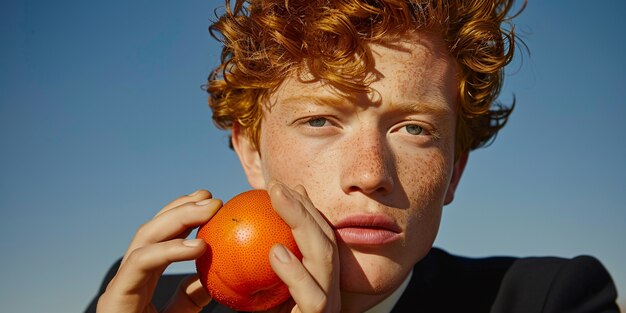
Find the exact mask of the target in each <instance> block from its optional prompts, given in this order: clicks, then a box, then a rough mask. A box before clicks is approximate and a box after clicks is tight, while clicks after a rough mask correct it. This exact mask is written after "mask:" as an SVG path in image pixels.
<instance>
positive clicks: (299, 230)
mask: <svg viewBox="0 0 626 313" xmlns="http://www.w3.org/2000/svg"><path fill="white" fill-rule="evenodd" d="M269 187H270V188H269V194H270V198H271V199H272V204H273V206H274V209H275V210H276V212H277V213H278V214H279V215H280V216H281V217H282V218H283V220H285V222H286V223H287V224H288V225H289V227H291V231H292V233H293V236H294V238H295V239H296V243H297V244H298V248H300V252H302V256H303V258H302V262H300V261H299V260H298V259H297V258H296V257H295V256H294V255H293V254H292V253H291V252H290V251H289V250H288V249H286V248H285V247H283V246H282V245H276V246H274V247H273V248H272V250H271V251H270V264H271V265H272V269H274V272H276V274H277V275H278V276H279V277H280V279H282V280H283V281H284V282H285V284H287V286H288V287H289V292H290V293H291V297H292V299H293V301H288V302H287V303H285V304H282V305H280V306H279V307H278V308H275V309H274V310H273V311H277V312H294V313H295V312H303V313H312V312H339V311H340V309H341V296H340V291H339V254H338V252H337V243H336V241H335V234H334V231H333V229H332V227H330V225H328V222H326V219H325V218H324V217H323V216H322V214H321V213H320V212H319V211H318V210H317V209H316V208H315V207H314V206H313V204H312V203H311V200H310V199H309V196H308V194H307V192H306V190H305V189H304V187H302V186H297V187H295V188H294V189H291V190H290V189H289V188H287V187H286V186H284V185H282V184H280V183H271V184H270V186H269ZM293 302H295V306H294V303H293Z"/></svg>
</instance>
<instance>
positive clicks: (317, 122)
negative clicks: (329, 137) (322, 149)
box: [309, 118, 326, 127]
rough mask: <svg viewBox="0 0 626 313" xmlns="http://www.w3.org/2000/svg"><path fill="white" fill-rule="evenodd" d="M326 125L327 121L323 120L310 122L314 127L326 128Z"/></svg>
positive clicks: (317, 119) (318, 119)
mask: <svg viewBox="0 0 626 313" xmlns="http://www.w3.org/2000/svg"><path fill="white" fill-rule="evenodd" d="M324 124H326V120H325V119H323V118H316V119H314V120H310V121H309V125H311V126H314V127H321V126H324Z"/></svg>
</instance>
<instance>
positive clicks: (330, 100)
mask: <svg viewBox="0 0 626 313" xmlns="http://www.w3.org/2000/svg"><path fill="white" fill-rule="evenodd" d="M355 98H356V97H354V96H352V97H345V96H342V97H333V96H305V95H302V96H291V97H287V98H286V99H283V100H282V102H283V103H302V102H308V103H313V104H315V105H319V106H326V105H328V106H331V107H341V106H344V105H345V104H346V102H347V103H350V104H355V103H356V99H355ZM390 106H391V107H392V108H394V109H396V110H399V111H403V112H407V113H411V112H419V113H427V114H433V115H448V114H454V110H453V109H452V108H451V107H450V106H448V105H437V104H435V103H433V102H426V101H422V100H416V101H399V102H392V103H390Z"/></svg>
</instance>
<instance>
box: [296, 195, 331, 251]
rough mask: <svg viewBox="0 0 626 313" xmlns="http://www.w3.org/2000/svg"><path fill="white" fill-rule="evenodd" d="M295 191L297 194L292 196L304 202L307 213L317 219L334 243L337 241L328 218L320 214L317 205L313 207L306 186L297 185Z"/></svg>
mask: <svg viewBox="0 0 626 313" xmlns="http://www.w3.org/2000/svg"><path fill="white" fill-rule="evenodd" d="M293 190H294V191H295V193H292V194H293V195H294V196H295V197H297V198H298V199H299V200H300V202H302V204H304V207H305V208H306V209H307V211H309V213H310V214H311V216H313V218H315V221H316V222H317V224H318V225H320V227H321V228H322V230H323V231H324V233H325V234H326V236H327V237H328V238H329V239H331V240H332V241H335V232H334V231H333V228H332V227H331V226H330V223H329V222H328V220H327V219H326V217H325V216H324V215H323V214H322V212H320V211H319V210H318V209H317V208H316V207H315V205H313V202H311V199H310V198H309V194H308V193H307V191H306V189H305V188H304V186H302V185H297V186H296V187H295V188H294V189H293Z"/></svg>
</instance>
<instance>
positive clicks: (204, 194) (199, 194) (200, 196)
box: [155, 189, 213, 217]
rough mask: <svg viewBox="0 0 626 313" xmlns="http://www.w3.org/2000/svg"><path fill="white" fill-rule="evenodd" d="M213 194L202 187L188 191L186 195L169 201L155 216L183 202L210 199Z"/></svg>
mask: <svg viewBox="0 0 626 313" xmlns="http://www.w3.org/2000/svg"><path fill="white" fill-rule="evenodd" d="M212 197H213V196H212V195H211V193H210V192H209V191H207V190H204V189H200V190H196V191H195V192H193V193H190V194H188V195H185V196H182V197H178V198H177V199H176V200H174V201H172V202H170V203H169V204H168V205H166V206H164V207H163V208H162V209H161V210H160V211H159V212H158V213H157V214H156V215H155V217H157V216H159V215H161V214H162V213H163V212H167V211H169V210H171V209H173V208H175V207H177V206H180V205H183V204H185V203H188V202H198V201H202V200H204V199H210V198H212Z"/></svg>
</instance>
